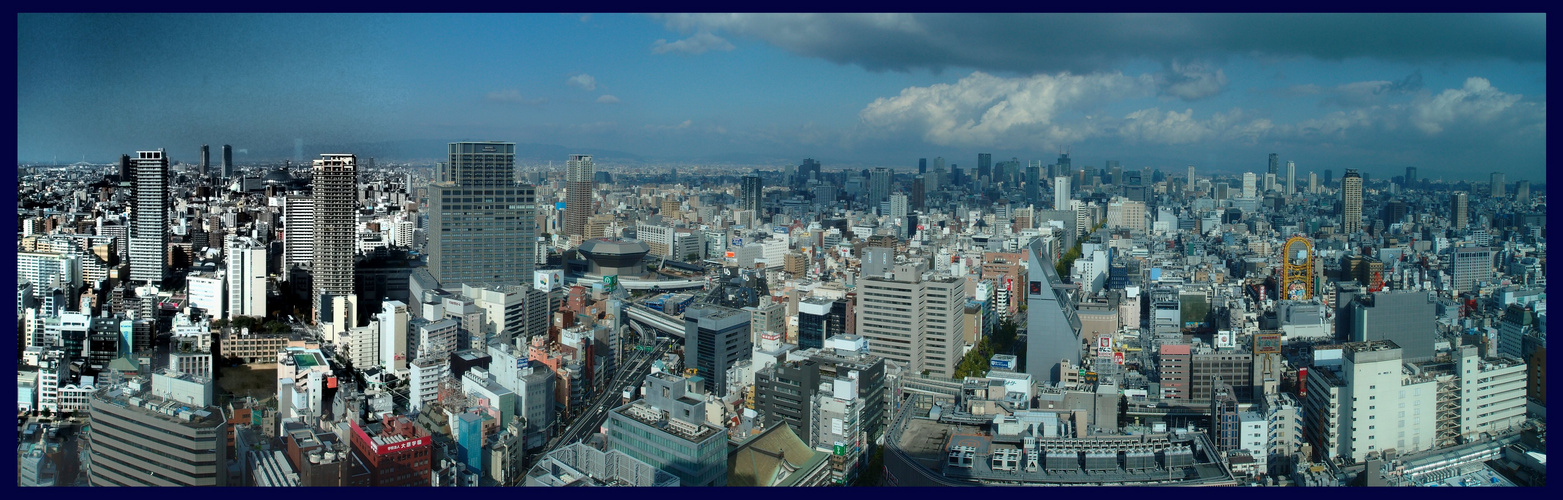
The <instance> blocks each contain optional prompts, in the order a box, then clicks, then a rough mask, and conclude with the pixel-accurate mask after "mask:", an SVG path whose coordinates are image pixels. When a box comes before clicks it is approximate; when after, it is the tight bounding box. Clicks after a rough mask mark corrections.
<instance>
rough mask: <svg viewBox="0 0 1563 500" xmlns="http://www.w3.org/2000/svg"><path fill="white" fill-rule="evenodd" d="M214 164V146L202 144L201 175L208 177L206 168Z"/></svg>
mask: <svg viewBox="0 0 1563 500" xmlns="http://www.w3.org/2000/svg"><path fill="white" fill-rule="evenodd" d="M211 166H212V147H211V146H207V145H205V144H202V145H201V177H206V169H207V168H208V167H211Z"/></svg>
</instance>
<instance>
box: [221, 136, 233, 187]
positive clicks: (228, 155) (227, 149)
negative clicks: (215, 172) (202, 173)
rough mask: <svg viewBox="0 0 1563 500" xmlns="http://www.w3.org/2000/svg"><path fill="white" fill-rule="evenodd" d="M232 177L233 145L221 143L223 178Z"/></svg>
mask: <svg viewBox="0 0 1563 500" xmlns="http://www.w3.org/2000/svg"><path fill="white" fill-rule="evenodd" d="M230 177H233V146H229V145H227V144H224V145H223V178H224V179H227V178H230Z"/></svg>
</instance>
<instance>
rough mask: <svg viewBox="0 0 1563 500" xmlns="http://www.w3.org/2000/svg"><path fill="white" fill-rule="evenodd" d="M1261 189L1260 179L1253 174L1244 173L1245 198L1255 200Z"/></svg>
mask: <svg viewBox="0 0 1563 500" xmlns="http://www.w3.org/2000/svg"><path fill="white" fill-rule="evenodd" d="M1258 189H1259V179H1258V178H1257V176H1255V175H1254V173H1253V172H1243V197H1244V198H1253V197H1254V194H1255V193H1256V191H1257V190H1258Z"/></svg>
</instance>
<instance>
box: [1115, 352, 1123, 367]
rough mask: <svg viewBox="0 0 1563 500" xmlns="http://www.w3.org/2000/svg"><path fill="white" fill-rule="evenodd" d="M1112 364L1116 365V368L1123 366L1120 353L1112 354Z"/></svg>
mask: <svg viewBox="0 0 1563 500" xmlns="http://www.w3.org/2000/svg"><path fill="white" fill-rule="evenodd" d="M1113 362H1114V363H1118V366H1123V353H1121V352H1115V353H1113Z"/></svg>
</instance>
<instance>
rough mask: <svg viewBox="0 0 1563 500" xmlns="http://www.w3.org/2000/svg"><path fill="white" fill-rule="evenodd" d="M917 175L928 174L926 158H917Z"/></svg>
mask: <svg viewBox="0 0 1563 500" xmlns="http://www.w3.org/2000/svg"><path fill="white" fill-rule="evenodd" d="M917 173H919V174H926V173H928V159H927V158H918V159H917Z"/></svg>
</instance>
